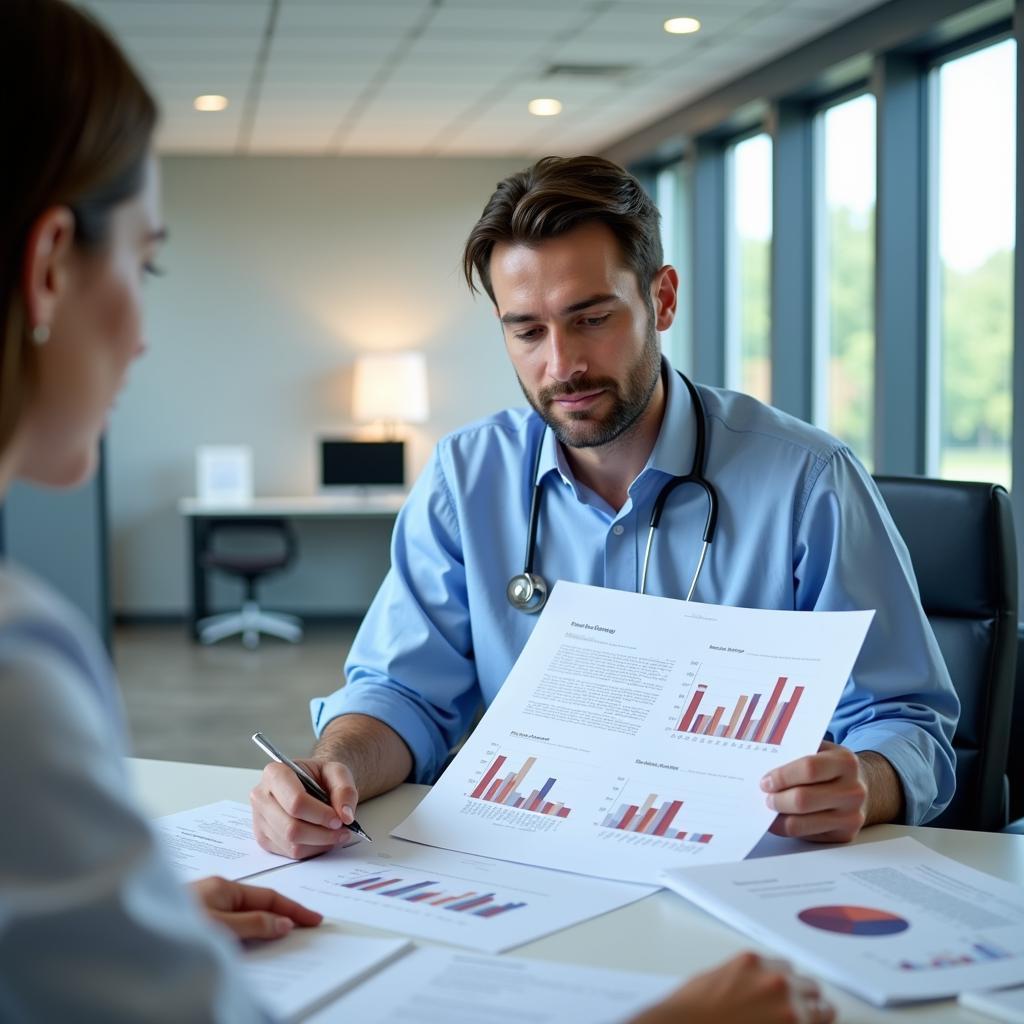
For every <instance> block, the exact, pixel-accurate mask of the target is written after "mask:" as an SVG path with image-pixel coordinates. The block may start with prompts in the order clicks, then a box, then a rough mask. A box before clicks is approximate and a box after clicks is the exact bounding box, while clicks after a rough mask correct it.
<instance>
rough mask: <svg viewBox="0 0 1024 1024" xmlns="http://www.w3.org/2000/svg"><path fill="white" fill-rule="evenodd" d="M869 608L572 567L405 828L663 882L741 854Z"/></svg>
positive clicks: (553, 864) (806, 742) (838, 676)
mask: <svg viewBox="0 0 1024 1024" xmlns="http://www.w3.org/2000/svg"><path fill="white" fill-rule="evenodd" d="M873 614H874V613H873V612H870V611H866V612H783V611H762V610H757V609H748V608H725V607H720V606H718V605H702V604H694V603H687V602H683V601H676V600H672V599H670V598H664V597H651V596H644V595H639V594H631V593H626V592H624V591H619V590H609V589H605V588H602V587H589V586H583V585H582V584H578V583H566V582H564V581H563V582H560V583H558V584H557V585H556V586H555V588H554V590H553V591H552V594H551V598H550V600H549V601H548V604H547V606H546V608H545V609H544V611H543V613H542V614H541V617H540V620H539V621H538V623H537V626H536V628H535V629H534V631H533V635H532V636H531V637H530V640H529V641H528V643H527V644H526V646H525V647H524V648H523V651H522V654H520V656H519V659H518V660H517V661H516V664H515V665H514V666H513V668H512V671H511V672H510V673H509V676H508V679H507V680H506V681H505V684H504V686H503V687H502V689H501V692H500V693H499V694H498V696H497V698H496V699H495V700H494V702H493V704H492V705H491V707H490V709H489V710H488V712H487V714H486V715H485V716H484V718H483V720H482V721H481V722H480V724H479V725H478V726H477V727H476V729H475V730H474V732H473V734H472V736H470V738H469V739H468V740H467V742H466V743H465V745H464V746H463V748H462V750H461V751H460V752H459V754H458V756H457V757H456V758H455V760H454V761H453V762H452V764H451V765H450V766H449V768H448V770H447V771H446V772H445V774H444V776H443V777H442V778H441V779H440V781H439V782H438V783H437V784H436V785H435V786H434V788H433V789H432V790H431V792H430V793H429V794H428V795H427V797H426V798H425V799H424V800H423V801H422V803H420V805H419V806H418V807H417V808H416V810H415V811H414V812H413V813H412V814H411V815H410V816H409V817H408V818H407V819H406V820H405V821H404V822H402V824H401V825H399V826H398V827H397V828H396V829H395V830H394V832H393V835H396V836H399V837H401V838H403V839H411V840H414V841H416V842H420V843H426V844H428V845H431V846H440V847H445V848H447V849H452V850H462V851H465V852H467V853H477V854H482V855H484V856H488V857H498V858H502V859H504V860H514V861H518V862H520V863H524V864H535V865H540V866H543V867H550V868H558V869H560V870H564V871H574V872H578V873H581V874H587V875H596V876H599V877H603V878H614V879H618V880H620V881H629V882H645V883H653V884H657V882H658V878H659V875H660V873H661V871H663V870H664V869H666V868H671V867H680V866H683V865H687V864H716V863H723V862H728V861H735V860H740V859H742V858H743V857H745V856H746V854H747V853H749V852H750V850H751V848H752V847H753V846H754V844H755V843H756V842H757V841H758V839H760V838H761V836H762V835H763V834H764V832H765V830H766V829H767V828H768V826H769V825H770V824H771V822H772V819H773V818H774V812H773V811H771V810H770V809H769V808H768V807H767V806H766V803H765V795H764V793H763V792H762V791H761V789H760V780H761V777H762V776H763V775H764V773H765V772H767V771H769V770H770V769H772V768H775V767H777V766H779V765H782V764H785V763H787V762H789V761H792V760H793V759H795V758H798V757H802V756H804V755H805V754H810V753H813V752H815V751H816V750H817V749H818V745H819V743H820V741H821V739H822V736H823V735H824V734H825V731H826V729H827V728H828V723H829V721H830V720H831V717H832V713H833V711H834V710H835V707H836V704H837V702H838V700H839V696H840V694H841V693H842V691H843V687H844V686H845V685H846V681H847V679H848V678H849V675H850V672H851V670H852V668H853V664H854V661H855V660H856V657H857V654H858V652H859V651H860V648H861V645H862V643H863V642H864V637H865V635H866V634H867V630H868V627H869V625H870V623H871V618H872V616H873Z"/></svg>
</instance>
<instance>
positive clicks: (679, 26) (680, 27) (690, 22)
mask: <svg viewBox="0 0 1024 1024" xmlns="http://www.w3.org/2000/svg"><path fill="white" fill-rule="evenodd" d="M665 31H666V32H669V33H671V34H672V35H674V36H688V35H691V34H692V33H694V32H699V31H700V22H699V21H698V20H697V19H696V18H669V19H668V21H666V22H665Z"/></svg>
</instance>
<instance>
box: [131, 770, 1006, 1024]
mask: <svg viewBox="0 0 1024 1024" xmlns="http://www.w3.org/2000/svg"><path fill="white" fill-rule="evenodd" d="M130 765H131V768H132V771H133V774H134V776H135V779H136V784H137V787H138V792H139V796H140V798H141V801H142V804H143V806H144V808H145V809H146V811H147V813H149V814H150V815H152V816H154V817H156V816H158V815H162V814H171V813H173V812H175V811H183V810H187V809H188V808H190V807H198V806H200V805H201V804H206V803H210V802H212V801H214V800H247V799H248V795H249V790H250V789H251V788H252V787H253V785H254V784H255V783H256V781H257V779H258V778H259V772H258V771H254V770H252V769H248V768H223V767H217V766H211V765H196V764H180V763H177V762H173V761H144V760H140V759H132V760H131V762H130ZM426 792H427V787H426V786H400V787H399V788H398V789H396V790H394V791H393V792H391V793H388V794H387V795H386V796H382V797H378V798H377V799H376V800H370V801H367V802H366V803H364V804H360V805H359V821H360V824H361V825H363V826H364V827H365V828H366V830H367V831H368V832H369V833H370V835H375V834H376V833H385V832H388V831H389V830H390V829H391V828H392V827H394V826H395V825H396V824H397V823H398V822H399V821H401V820H402V819H403V818H404V817H405V815H407V814H408V813H409V811H411V810H412V808H413V807H415V806H416V804H417V803H418V802H419V801H420V800H421V799H422V798H423V796H424V795H425V794H426ZM905 835H909V836H913V837H914V838H915V839H917V840H918V841H919V842H922V843H924V844H925V845H926V846H930V847H931V848H932V849H934V850H937V851H938V852H939V853H942V854H945V855H946V856H948V857H953V858H954V859H956V860H960V861H963V862H964V863H965V864H970V865H971V866H972V867H975V868H978V869H980V870H982V871H987V872H989V873H990V874H993V875H997V876H998V877H1000V878H1005V879H1006V880H1008V881H1010V882H1014V883H1016V884H1019V885H1022V884H1024V836H1011V835H993V834H990V833H987V832H961V831H955V830H951V829H937V828H909V827H906V826H901V825H878V826H875V827H874V828H871V829H868V830H867V831H865V832H864V833H863V834H862V836H861V837H860V839H859V840H858V841H859V842H873V841H877V840H880V839H894V838H897V837H898V836H905ZM282 870H287V869H282ZM271 875H272V873H271ZM271 875H268V876H267V878H266V884H272V883H271ZM347 927H349V928H350V929H351V930H352V931H353V932H357V933H365V934H378V932H377V930H375V929H372V928H366V927H362V926H360V925H354V924H353V925H348V926H347ZM417 941H419V942H422V941H423V940H417ZM754 945H755V944H754V943H751V942H750V941H749V940H747V939H745V938H744V937H743V936H742V935H740V934H738V933H737V932H734V931H733V930H732V929H731V928H728V927H726V926H725V925H723V924H720V923H719V922H718V921H716V920H715V919H714V918H712V917H711V916H710V915H708V914H705V913H704V912H703V911H700V910H698V909H697V908H695V907H692V906H691V905H690V904H688V903H687V902H686V901H685V900H683V899H681V898H680V897H678V896H676V895H674V894H673V893H670V892H659V893H656V894H655V895H654V896H651V897H648V898H647V899H644V900H641V901H640V902H638V903H634V904H632V905H630V906H628V907H624V908H623V909H621V910H616V911H614V912H613V913H611V914H606V915H605V916H604V917H600V918H597V919H596V920H593V921H586V922H584V923H583V924H580V925H576V926H575V927H574V928H569V929H566V930H565V931H562V932H557V933H556V934H554V935H549V936H547V937H546V938H543V939H539V940H537V941H536V942H531V943H530V944H529V945H526V946H521V947H519V948H518V949H516V950H514V951H513V952H512V955H513V956H528V957H538V958H540V959H545V960H559V961H564V962H574V963H580V964H591V965H595V966H604V967H621V968H623V969H626V970H637V971H650V972H656V973H664V974H678V975H680V976H681V977H683V976H687V975H689V974H691V973H693V972H695V971H698V970H702V969H704V968H706V967H711V966H713V965H715V964H717V963H720V962H721V961H722V960H724V959H726V958H727V957H729V956H731V955H733V954H734V953H736V952H738V951H739V950H741V949H747V948H750V947H752V946H754ZM827 988H828V993H829V997H830V998H831V999H832V1000H833V1001H834V1002H835V1003H836V1005H837V1006H838V1007H839V1009H840V1020H842V1021H847V1022H851V1024H859V1022H870V1021H890V1022H891V1021H899V1020H905V1021H914V1022H924V1021H928V1022H932V1021H934V1022H935V1024H944V1022H947V1021H962V1022H972V1024H981V1022H983V1021H986V1020H987V1021H989V1024H991V1019H990V1018H987V1017H981V1016H979V1015H977V1014H974V1013H972V1012H971V1011H969V1010H963V1009H960V1007H958V1006H957V1005H956V1004H955V1003H953V1002H944V1003H929V1004H927V1005H924V1006H919V1007H904V1008H901V1009H898V1010H878V1009H875V1008H874V1007H871V1006H868V1005H866V1004H865V1003H862V1002H860V1000H858V999H855V998H854V997H853V996H849V995H846V994H845V993H844V992H841V991H839V990H838V989H835V988H832V987H831V986H827Z"/></svg>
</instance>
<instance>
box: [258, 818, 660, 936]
mask: <svg viewBox="0 0 1024 1024" xmlns="http://www.w3.org/2000/svg"><path fill="white" fill-rule="evenodd" d="M258 884H260V885H269V886H270V887H271V888H273V889H276V890H277V891H278V892H280V893H283V894H284V895H285V896H290V897H291V898H292V899H295V900H298V901H299V902H300V903H302V904H304V905H305V906H307V907H312V908H313V910H316V911H319V912H320V913H321V914H323V915H324V916H325V917H329V918H336V919H338V920H341V921H356V922H358V923H359V924H366V925H371V926H373V927H375V928H387V929H389V930H390V931H395V932H401V933H402V934H403V935H415V936H416V937H418V938H422V939H431V940H434V941H436V942H447V943H450V944H451V945H454V946H465V947H467V948H469V949H473V950H477V951H484V952H488V953H501V952H504V951H505V950H506V949H512V948H513V947H514V946H521V945H522V944H523V943H524V942H531V941H533V940H534V939H539V938H541V936H543V935H549V934H550V933H551V932H555V931H559V930H560V929H562V928H568V927H569V926H570V925H574V924H579V923H580V922H581V921H586V920H587V919H588V918H591V917H597V916H598V915H600V914H606V913H608V912H609V911H610V910H617V909H618V908H619V907H624V906H626V905H627V904H629V903H634V902H635V901H636V900H639V899H643V898H644V897H645V896H649V895H650V894H651V893H653V892H654V891H655V890H654V889H653V888H652V887H650V886H646V885H626V884H624V883H621V882H608V881H604V880H603V879H597V878H581V877H580V876H579V875H565V874H562V873H561V872H558V871H538V870H537V869H536V868H528V867H523V866H522V865H520V864H508V863H506V862H504V861H500V860H493V859H491V858H488V857H474V856H472V855H470V854H466V853H452V852H451V851H449V850H435V849H431V848H430V847H428V846H421V845H419V844H417V843H404V842H402V841H401V840H399V839H392V838H391V837H390V836H378V837H377V842H375V843H373V844H372V845H370V844H369V843H362V842H355V843H353V844H351V845H350V846H347V847H344V848H343V849H335V850H332V851H331V852H330V853H326V854H324V855H323V856H322V857H314V858H313V859H311V860H304V861H300V862H299V863H297V864H292V865H290V866H288V867H284V868H281V869H280V870H279V871H274V872H272V873H270V874H267V875H265V876H263V877H262V878H260V879H259V880H258Z"/></svg>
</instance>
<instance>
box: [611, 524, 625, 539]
mask: <svg viewBox="0 0 1024 1024" xmlns="http://www.w3.org/2000/svg"><path fill="white" fill-rule="evenodd" d="M625 532H626V528H625V527H624V526H623V525H622V523H616V524H615V525H614V526H613V527H612V533H614V534H615V536H616V537H621V536H622V535H623V534H624V533H625Z"/></svg>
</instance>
